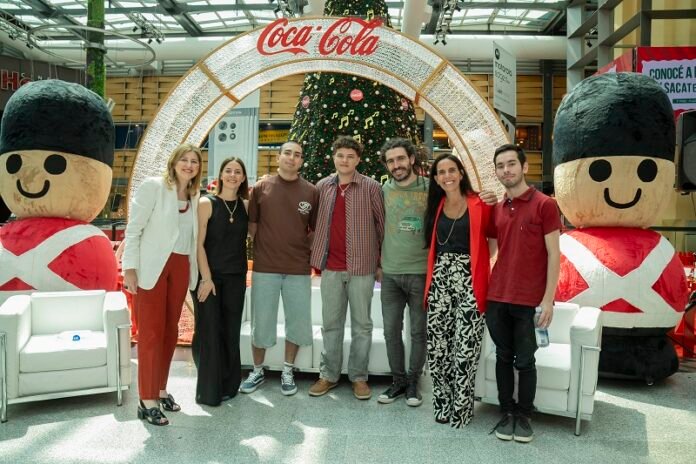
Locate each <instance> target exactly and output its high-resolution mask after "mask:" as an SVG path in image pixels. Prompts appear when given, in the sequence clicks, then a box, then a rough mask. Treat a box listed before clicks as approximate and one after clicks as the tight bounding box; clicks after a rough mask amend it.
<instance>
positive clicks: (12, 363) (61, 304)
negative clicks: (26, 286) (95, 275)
mask: <svg viewBox="0 0 696 464" xmlns="http://www.w3.org/2000/svg"><path fill="white" fill-rule="evenodd" d="M129 320H130V319H129V315H128V307H127V304H126V298H125V296H124V295H123V293H121V292H105V291H103V290H90V291H69V292H35V293H33V294H31V295H15V296H12V297H10V298H9V299H7V300H6V301H5V302H4V303H3V304H2V306H0V357H2V359H0V375H2V392H1V393H2V411H1V420H2V422H5V421H6V420H7V406H8V404H14V403H24V402H29V401H39V400H47V399H54V398H62V397H68V396H77V395H88V394H95V393H106V392H117V404H118V405H119V406H120V405H121V401H122V390H126V389H128V388H129V385H130V381H131V380H130V330H129V327H130V322H129Z"/></svg>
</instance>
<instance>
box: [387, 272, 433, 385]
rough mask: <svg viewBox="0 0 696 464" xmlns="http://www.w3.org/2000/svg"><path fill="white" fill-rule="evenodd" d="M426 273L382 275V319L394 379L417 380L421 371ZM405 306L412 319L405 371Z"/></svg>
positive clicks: (402, 381) (424, 346)
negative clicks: (409, 347) (403, 332)
mask: <svg viewBox="0 0 696 464" xmlns="http://www.w3.org/2000/svg"><path fill="white" fill-rule="evenodd" d="M424 292H425V274H384V275H383V276H382V291H381V300H382V319H383V321H384V341H385V343H386V345H387V358H389V368H390V369H391V371H392V376H393V377H394V382H396V383H401V384H403V383H405V382H406V381H407V379H408V380H412V381H417V380H418V378H420V376H421V374H422V373H423V365H424V364H425V354H426V329H425V328H426V314H425V311H423V293H424ZM406 305H408V309H409V312H408V315H409V319H410V321H411V356H410V360H409V369H408V373H407V372H406V367H405V364H406V362H405V358H404V341H403V336H402V331H403V327H404V307H405V306H406Z"/></svg>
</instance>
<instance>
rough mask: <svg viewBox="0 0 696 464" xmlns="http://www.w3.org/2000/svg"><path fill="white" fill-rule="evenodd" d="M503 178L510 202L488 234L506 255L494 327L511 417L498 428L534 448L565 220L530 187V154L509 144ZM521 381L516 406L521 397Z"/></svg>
mask: <svg viewBox="0 0 696 464" xmlns="http://www.w3.org/2000/svg"><path fill="white" fill-rule="evenodd" d="M493 163H494V164H495V174H496V176H497V177H498V180H499V181H500V182H501V183H502V184H503V186H504V187H505V197H504V198H503V201H502V202H500V203H498V204H497V205H496V206H495V208H494V210H493V217H492V220H491V221H490V222H489V228H488V231H487V235H488V237H489V243H490V244H491V247H495V246H497V248H498V256H497V261H496V263H495V266H494V267H493V271H492V273H491V279H490V284H489V288H488V311H487V312H486V324H487V325H488V331H489V332H490V334H491V338H492V339H493V341H494V342H495V346H496V367H495V376H496V381H497V385H498V401H499V402H500V408H501V410H502V412H503V417H502V419H501V420H500V422H498V424H497V425H496V426H495V428H494V430H495V435H496V436H497V437H498V438H500V439H501V440H512V439H513V438H514V439H515V441H519V442H523V443H524V442H530V441H532V438H533V437H534V432H533V431H532V427H531V425H530V416H531V414H532V410H533V408H534V394H535V392H536V380H537V379H536V366H535V359H534V353H535V351H536V349H537V344H536V339H535V337H534V312H535V308H536V307H537V306H541V308H542V313H541V317H540V318H539V325H540V326H542V327H548V325H549V324H550V323H551V318H552V317H553V297H554V294H555V293H556V284H557V283H558V270H559V267H560V249H559V236H560V229H561V220H560V217H559V212H558V207H557V206H556V202H555V201H554V200H553V199H552V198H549V197H547V196H546V195H544V194H543V193H541V192H539V191H537V190H536V189H535V188H534V187H530V186H528V185H527V182H526V181H525V178H524V175H525V174H526V173H527V169H528V165H527V158H526V156H525V153H524V150H522V149H521V148H519V147H517V146H516V145H512V144H508V145H503V146H501V147H500V148H498V149H497V150H496V151H495V155H494V156H493ZM513 366H514V368H515V369H517V372H518V374H519V380H518V389H517V396H518V402H517V404H515V400H514V399H513V397H512V395H513V391H514V389H515V377H514V371H513Z"/></svg>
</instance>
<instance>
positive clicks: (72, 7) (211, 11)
mask: <svg viewBox="0 0 696 464" xmlns="http://www.w3.org/2000/svg"><path fill="white" fill-rule="evenodd" d="M411 1H413V3H411V4H410V5H409V2H411ZM323 3H324V0H106V3H105V29H106V30H107V31H111V32H113V33H115V34H116V35H114V36H113V37H112V39H116V38H119V37H120V38H121V39H123V38H124V36H128V37H130V38H132V39H136V40H139V41H142V42H143V43H150V44H152V46H153V47H155V48H156V49H157V53H158V55H160V54H161V52H162V51H166V50H167V48H168V47H169V48H174V47H179V46H180V44H179V43H178V41H181V40H184V38H186V39H185V40H187V41H189V40H190V38H192V37H193V38H198V39H200V40H206V39H210V38H213V37H218V38H219V37H225V38H229V37H230V36H233V35H236V34H240V33H243V32H245V31H248V30H250V29H253V28H256V27H259V26H264V25H266V24H268V23H270V22H272V21H274V20H275V19H277V18H278V17H280V16H283V15H285V16H302V15H312V14H314V15H316V14H317V13H316V12H313V11H312V10H313V9H316V10H317V11H320V10H321V9H323ZM568 3H569V2H568V0H565V1H564V0H498V1H495V0H493V1H491V0H405V1H389V0H387V6H388V8H389V16H390V20H391V23H392V26H393V27H394V28H396V29H402V28H403V27H406V25H407V24H408V23H411V24H414V21H413V19H412V18H409V17H404V12H406V15H411V14H413V15H415V16H416V21H415V24H416V28H417V27H418V26H417V25H418V24H420V25H421V30H420V32H421V33H422V34H434V35H435V36H437V32H438V27H440V28H441V27H442V18H443V14H447V13H446V12H447V11H449V15H450V18H448V19H449V20H450V21H449V31H448V35H449V36H463V35H473V34H478V35H480V34H505V35H509V36H565V22H566V21H565V19H566V15H565V10H566V7H567V5H568ZM413 5H416V6H413ZM414 11H418V13H414ZM86 23H87V1H86V0H0V45H3V48H2V49H1V50H0V53H1V52H3V51H4V52H5V54H7V52H8V51H12V50H14V51H15V52H17V53H15V55H17V54H19V55H23V56H30V54H29V53H27V52H26V48H25V47H23V45H24V44H23V43H22V42H31V40H28V38H29V39H32V38H33V40H35V41H39V40H40V41H41V42H39V43H40V44H41V47H40V48H45V49H47V50H52V51H53V52H55V53H56V54H57V55H58V56H61V55H63V54H64V53H66V52H68V53H69V50H70V49H71V48H73V49H74V48H80V40H82V41H84V37H85V32H84V31H82V30H80V27H79V26H85V25H86ZM36 28H39V29H38V30H36ZM32 30H34V33H32ZM32 35H33V37H32ZM76 39H77V41H76ZM107 40H109V37H107ZM30 45H31V44H30ZM107 47H109V45H107ZM158 59H159V57H158ZM58 61H60V60H58ZM112 61H113V62H112V63H109V57H107V65H109V64H111V65H114V66H117V63H116V61H117V60H112ZM54 62H55V60H54Z"/></svg>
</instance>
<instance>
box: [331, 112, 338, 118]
mask: <svg viewBox="0 0 696 464" xmlns="http://www.w3.org/2000/svg"><path fill="white" fill-rule="evenodd" d="M337 117H338V111H336V112H335V113H334V114H332V115H331V119H336V118H337Z"/></svg>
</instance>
